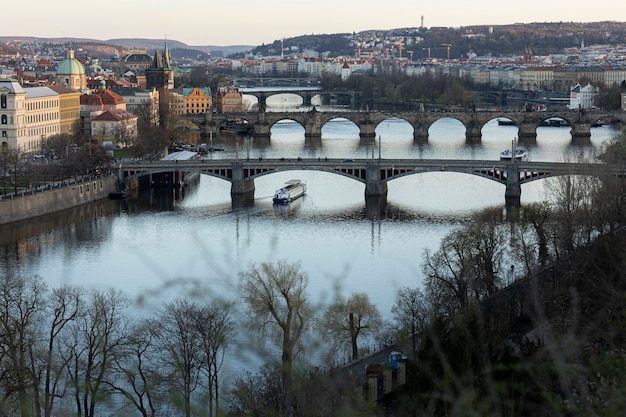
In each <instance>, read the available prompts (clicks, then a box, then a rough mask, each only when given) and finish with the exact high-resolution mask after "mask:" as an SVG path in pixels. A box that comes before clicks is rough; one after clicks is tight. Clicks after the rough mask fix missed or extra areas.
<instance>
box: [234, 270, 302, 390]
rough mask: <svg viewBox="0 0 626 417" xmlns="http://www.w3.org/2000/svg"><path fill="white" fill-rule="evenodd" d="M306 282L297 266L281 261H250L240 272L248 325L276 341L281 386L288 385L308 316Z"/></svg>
mask: <svg viewBox="0 0 626 417" xmlns="http://www.w3.org/2000/svg"><path fill="white" fill-rule="evenodd" d="M307 283H308V279H307V276H306V274H305V273H304V272H302V271H301V270H300V265H299V264H290V263H288V262H286V261H284V260H281V261H277V262H275V263H273V264H271V263H261V264H260V265H255V264H252V265H251V266H250V267H249V268H248V270H247V271H246V272H244V273H242V274H241V289H242V292H243V299H244V300H245V301H246V303H247V304H248V308H249V310H250V313H251V315H250V322H249V323H248V324H249V325H250V326H251V327H252V328H254V329H257V330H258V331H259V332H261V333H262V334H269V335H273V336H275V337H276V338H277V339H278V340H279V345H280V346H281V348H282V360H281V363H282V376H283V384H284V385H285V387H290V386H291V371H292V366H293V361H294V358H295V356H296V354H297V353H298V351H299V348H300V342H301V340H302V337H303V335H304V333H305V331H306V330H307V328H308V326H309V325H310V320H311V316H312V312H311V309H310V307H309V303H308V301H307V295H306V287H307ZM285 392H287V390H285Z"/></svg>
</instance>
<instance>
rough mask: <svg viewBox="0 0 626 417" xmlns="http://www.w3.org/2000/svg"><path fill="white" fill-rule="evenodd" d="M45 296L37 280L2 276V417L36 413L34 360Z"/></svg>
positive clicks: (0, 315) (0, 301) (40, 281)
mask: <svg viewBox="0 0 626 417" xmlns="http://www.w3.org/2000/svg"><path fill="white" fill-rule="evenodd" d="M45 292H46V288H45V285H44V283H43V281H42V279H41V278H39V277H34V278H22V277H14V276H11V275H6V276H4V277H3V278H2V279H1V281H0V387H1V389H2V394H3V395H2V398H1V399H0V410H4V411H5V413H6V415H16V416H22V417H28V416H31V415H36V414H38V413H39V407H38V406H39V403H38V401H36V400H35V399H36V395H35V394H36V388H37V385H38V375H37V368H36V363H35V362H36V358H35V356H36V354H37V347H38V346H39V344H38V336H39V335H40V331H41V324H42V320H43V311H44V309H43V302H44V297H45Z"/></svg>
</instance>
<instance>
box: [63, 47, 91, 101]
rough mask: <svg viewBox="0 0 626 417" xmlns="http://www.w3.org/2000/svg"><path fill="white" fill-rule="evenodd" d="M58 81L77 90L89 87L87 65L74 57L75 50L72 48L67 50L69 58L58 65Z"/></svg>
mask: <svg viewBox="0 0 626 417" xmlns="http://www.w3.org/2000/svg"><path fill="white" fill-rule="evenodd" d="M56 83H57V84H58V85H61V86H64V87H68V88H71V89H72V90H75V91H85V90H86V89H87V75H86V74H85V67H84V66H83V64H81V62H80V61H79V60H77V59H76V58H74V51H73V50H71V49H70V50H69V51H68V52H67V59H65V60H63V61H61V62H60V63H59V65H58V66H57V72H56Z"/></svg>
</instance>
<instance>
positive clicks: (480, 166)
mask: <svg viewBox="0 0 626 417" xmlns="http://www.w3.org/2000/svg"><path fill="white" fill-rule="evenodd" d="M117 169H118V178H119V180H120V182H122V183H126V182H128V181H129V180H130V179H132V178H139V177H143V178H144V179H146V178H148V179H149V180H150V179H151V178H152V176H153V175H157V174H161V173H171V175H170V176H171V178H174V179H175V180H176V181H181V182H182V181H183V179H184V177H185V176H186V175H190V174H195V173H200V174H206V175H210V176H213V177H217V178H220V179H223V180H225V181H229V182H230V183H231V197H232V199H233V206H236V207H238V206H246V205H251V204H253V202H254V190H255V186H254V179H255V178H258V177H261V176H264V175H269V174H273V173H276V172H281V171H293V170H302V171H306V170H314V171H323V172H328V173H332V174H335V175H342V176H345V177H348V178H351V179H353V180H356V181H358V182H361V183H364V184H365V200H366V205H367V212H368V213H376V212H377V210H379V209H380V208H381V207H384V204H385V203H386V200H387V183H388V182H389V181H391V180H394V179H396V178H400V177H403V176H407V175H413V174H420V173H424V172H435V171H439V172H446V171H447V172H459V173H464V174H469V175H476V176H479V177H483V178H487V179H489V180H492V181H496V182H498V183H500V184H504V185H505V187H506V189H505V193H504V197H505V203H506V206H507V207H519V206H520V197H521V185H522V184H525V183H528V182H530V181H535V180H539V179H543V178H548V177H553V176H559V175H593V176H604V175H611V176H620V177H623V176H624V174H625V173H626V169H625V167H624V166H623V165H605V164H593V163H562V162H520V161H515V162H511V161H489V160H486V161H474V160H467V161H466V160H453V159H354V160H352V159H349V160H345V159H344V160H340V159H328V158H306V159H304V158H280V159H263V158H259V159H222V160H219V159H218V160H208V159H206V160H201V159H199V160H184V161H181V160H179V161H156V162H148V161H141V162H133V163H125V164H121V165H119V166H118V168H117Z"/></svg>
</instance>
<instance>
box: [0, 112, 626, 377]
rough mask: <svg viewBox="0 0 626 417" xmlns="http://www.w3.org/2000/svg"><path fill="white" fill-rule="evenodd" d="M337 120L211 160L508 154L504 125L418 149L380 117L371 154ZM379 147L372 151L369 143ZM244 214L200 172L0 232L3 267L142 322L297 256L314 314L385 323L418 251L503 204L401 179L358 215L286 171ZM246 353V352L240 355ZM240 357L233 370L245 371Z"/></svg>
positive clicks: (430, 179) (334, 183)
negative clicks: (285, 196)
mask: <svg viewBox="0 0 626 417" xmlns="http://www.w3.org/2000/svg"><path fill="white" fill-rule="evenodd" d="M358 133H359V132H358V128H357V127H356V126H355V125H353V124H352V123H351V122H349V121H346V120H338V121H333V122H329V123H328V124H327V125H326V126H325V127H324V128H323V130H322V141H321V146H316V147H311V146H309V144H308V142H307V141H306V140H305V138H304V129H303V128H302V127H301V126H299V125H297V124H296V123H295V122H289V121H286V122H284V123H279V124H278V125H276V126H275V127H274V128H273V129H272V133H271V141H270V143H269V145H266V146H262V147H259V146H256V145H255V144H254V143H248V142H246V140H245V139H244V138H241V137H239V138H236V139H234V138H230V139H227V138H215V141H216V142H218V144H219V145H220V146H224V147H225V148H226V149H225V151H224V152H216V153H213V154H211V157H214V158H228V157H234V156H235V154H238V155H239V156H244V155H245V154H247V155H249V156H250V157H251V158H257V157H297V156H302V157H325V156H328V157H333V158H337V157H339V158H362V157H366V156H368V157H371V155H372V154H374V155H375V156H378V153H379V152H380V154H381V156H382V157H383V158H385V157H389V158H391V157H403V158H451V159H494V160H497V159H498V158H499V153H500V151H502V150H504V149H507V148H510V146H511V140H512V139H513V138H514V136H515V134H516V128H515V127H511V126H499V125H498V123H497V122H496V121H492V122H490V123H489V124H487V125H486V126H485V128H484V129H483V137H482V141H481V142H480V143H479V144H476V145H469V144H466V142H465V131H464V127H463V126H462V124H461V123H460V122H458V121H456V120H454V119H443V120H441V121H439V122H437V123H435V124H434V125H433V126H432V127H431V129H430V132H429V133H430V137H429V141H428V143H426V144H416V143H414V141H413V137H412V128H411V126H410V125H408V124H407V123H405V122H403V121H400V120H396V119H391V120H389V121H386V122H383V123H381V125H379V127H378V128H377V131H376V133H377V135H376V136H377V137H376V140H375V144H374V147H372V145H371V144H369V145H368V144H363V143H362V142H361V140H360V139H359V136H358ZM618 133H619V131H618V130H616V129H613V128H611V127H608V126H603V127H598V128H593V129H592V137H591V145H589V146H586V147H583V148H578V147H574V146H571V145H570V141H571V138H570V135H569V128H568V127H565V128H564V127H540V128H538V136H537V141H536V144H531V145H528V149H529V155H530V159H531V160H537V161H560V160H562V158H563V155H564V154H565V153H566V152H569V151H574V152H577V151H579V150H581V149H582V150H583V151H585V152H590V151H592V150H594V149H598V148H600V147H601V145H602V143H603V142H605V141H606V140H608V139H610V138H611V137H613V136H614V135H616V134H618ZM379 146H380V149H379ZM291 178H300V179H302V180H303V181H306V183H307V186H308V189H307V194H306V196H305V197H304V198H302V199H300V200H297V201H296V202H294V203H292V204H291V205H289V206H285V207H282V206H281V207H274V206H273V204H272V195H273V192H274V190H275V189H276V188H277V187H278V186H280V185H281V184H282V183H283V182H284V181H286V180H288V179H291ZM255 184H256V192H255V202H254V206H253V207H249V208H245V209H238V210H233V209H232V208H231V200H230V183H227V182H225V181H222V180H219V179H216V178H212V177H208V176H201V179H200V181H199V183H198V185H197V186H195V187H192V188H190V189H188V190H185V192H184V198H180V199H176V198H175V196H174V194H173V193H174V192H173V191H165V192H162V193H160V194H159V195H154V194H151V193H146V194H144V195H142V196H139V197H131V198H130V199H128V200H126V201H121V202H118V201H109V200H107V201H102V202H96V203H94V205H93V206H92V207H86V208H82V209H78V210H73V211H69V212H67V213H61V214H57V215H52V216H46V217H43V218H40V219H36V220H33V221H29V222H23V223H20V224H14V225H6V226H1V227H0V230H1V231H2V234H1V235H2V242H1V243H2V251H3V252H2V254H3V262H2V269H3V271H2V272H3V273H5V274H7V273H13V274H22V275H26V276H31V275H40V276H42V277H43V278H44V279H45V280H46V282H48V283H49V285H50V286H51V287H58V286H60V285H62V284H72V285H81V286H84V287H86V288H94V289H105V288H108V287H111V286H113V287H115V288H118V289H121V290H123V291H124V292H125V293H126V294H127V295H128V296H129V297H130V298H131V299H132V300H133V307H132V311H133V314H136V315H138V316H141V315H144V314H151V313H152V312H154V311H155V309H157V308H159V307H160V306H162V305H163V304H164V303H165V302H167V301H170V300H173V299H174V298H175V297H179V296H186V297H189V298H190V299H191V300H193V301H202V300H207V299H214V298H222V299H227V300H233V299H237V298H238V297H239V295H238V290H237V283H238V274H239V273H240V272H241V271H243V270H245V269H246V268H247V267H248V265H249V264H250V263H251V262H265V261H272V260H277V259H286V260H288V261H290V262H300V263H301V266H302V270H303V271H304V272H305V273H306V274H307V275H308V278H309V285H308V292H309V296H310V299H311V301H312V303H313V304H314V305H315V306H317V308H318V309H321V308H323V306H324V305H325V304H326V303H328V302H329V301H330V300H332V298H333V297H334V296H335V295H336V294H342V295H345V296H349V295H350V294H351V293H353V292H356V291H360V292H365V293H367V294H368V295H369V297H370V299H371V301H372V302H373V303H375V304H376V305H377V306H378V308H379V310H380V311H381V314H382V315H383V317H384V318H385V319H391V317H392V316H391V311H390V310H391V307H392V305H393V303H394V299H395V294H396V291H397V290H398V289H399V288H401V287H403V286H411V287H415V286H421V285H422V278H423V274H422V269H421V264H422V259H423V253H424V250H426V249H429V250H436V249H437V247H438V245H439V243H440V242H441V239H442V238H443V237H444V236H445V235H446V234H447V233H449V232H450V231H451V230H452V229H453V228H455V227H457V226H459V225H461V224H462V223H463V221H464V220H466V219H467V218H468V217H469V216H470V215H471V213H473V212H475V211H477V210H481V209H483V208H487V207H503V206H504V186H503V185H501V184H498V183H495V182H492V181H489V180H486V179H481V178H479V177H476V176H470V175H464V174H459V173H450V172H437V173H427V174H420V175H413V176H407V177H403V178H400V179H398V180H394V181H392V182H391V183H390V184H389V194H388V205H387V210H386V216H385V217H384V218H381V219H376V220H371V219H368V218H367V217H366V215H365V204H364V185H363V184H361V183H357V182H355V181H353V180H350V179H348V178H345V177H342V176H337V175H332V174H328V173H322V172H312V171H294V172H282V173H276V174H272V175H267V176H264V177H261V178H258V179H256V180H255ZM542 198H543V181H536V182H532V183H530V184H527V185H523V186H522V197H521V200H522V204H525V203H528V202H531V201H537V200H540V199H542ZM243 356H246V355H243ZM249 360H250V362H247V361H243V360H242V359H240V361H241V365H242V366H246V363H248V364H254V363H258V362H257V360H255V359H254V358H252V357H250V359H249Z"/></svg>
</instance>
